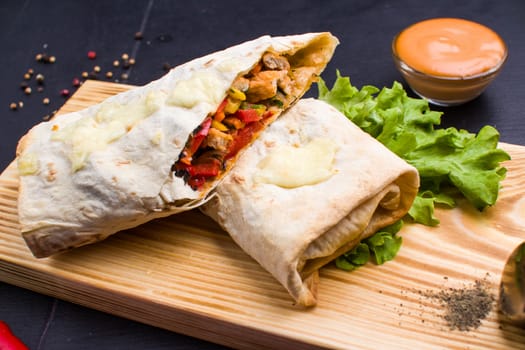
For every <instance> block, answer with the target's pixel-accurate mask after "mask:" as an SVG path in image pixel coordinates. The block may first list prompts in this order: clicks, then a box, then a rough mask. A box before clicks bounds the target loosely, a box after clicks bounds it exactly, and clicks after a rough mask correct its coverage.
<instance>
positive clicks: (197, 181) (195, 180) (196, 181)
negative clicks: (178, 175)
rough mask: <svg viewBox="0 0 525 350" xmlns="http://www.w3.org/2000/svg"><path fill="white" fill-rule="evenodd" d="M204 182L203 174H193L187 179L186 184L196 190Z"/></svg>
mask: <svg viewBox="0 0 525 350" xmlns="http://www.w3.org/2000/svg"><path fill="white" fill-rule="evenodd" d="M205 183H206V178H205V177H204V176H195V177H192V178H190V179H189V180H188V185H189V186H190V187H191V188H193V189H194V190H198V189H199V188H201V187H202V185H204V184H205Z"/></svg>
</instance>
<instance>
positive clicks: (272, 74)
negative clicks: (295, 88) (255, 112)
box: [246, 70, 287, 102]
mask: <svg viewBox="0 0 525 350" xmlns="http://www.w3.org/2000/svg"><path fill="white" fill-rule="evenodd" d="M286 76H287V71H285V70H265V71H262V72H259V73H257V74H255V75H254V77H253V78H252V79H251V80H250V87H249V89H248V91H247V93H246V95H247V98H248V101H250V102H259V101H262V100H266V99H268V98H272V97H273V96H275V94H276V93H277V83H278V82H279V81H284V79H285V77H286Z"/></svg>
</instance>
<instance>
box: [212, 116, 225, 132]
mask: <svg viewBox="0 0 525 350" xmlns="http://www.w3.org/2000/svg"><path fill="white" fill-rule="evenodd" d="M211 127H212V128H215V129H217V130H219V131H228V127H227V126H226V125H224V124H223V123H221V122H219V121H217V120H215V119H214V120H212V121H211Z"/></svg>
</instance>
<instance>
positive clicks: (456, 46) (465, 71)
mask: <svg viewBox="0 0 525 350" xmlns="http://www.w3.org/2000/svg"><path fill="white" fill-rule="evenodd" d="M396 51H397V54H398V55H399V57H400V58H401V59H402V60H403V61H404V62H405V63H406V64H408V65H409V66H410V67H412V68H413V69H415V70H418V71H420V72H423V73H427V74H432V75H437V76H446V77H467V76H472V75H477V74H480V73H483V72H486V71H488V70H490V69H492V68H494V67H495V66H497V65H498V64H499V63H500V62H501V60H502V59H503V57H504V56H505V51H506V48H505V44H504V43H503V40H501V38H500V36H499V35H498V34H496V33H495V32H494V31H493V30H492V29H490V28H487V27H485V26H483V25H481V24H479V23H476V22H472V21H467V20H464V19H459V18H434V19H429V20H426V21H422V22H419V23H416V24H414V25H412V26H410V27H408V28H407V29H405V30H404V31H403V32H402V33H401V34H399V36H398V38H397V40H396Z"/></svg>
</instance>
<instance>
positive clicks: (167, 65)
mask: <svg viewBox="0 0 525 350" xmlns="http://www.w3.org/2000/svg"><path fill="white" fill-rule="evenodd" d="M170 69H171V64H169V63H168V62H164V63H163V64H162V70H164V71H169V70H170Z"/></svg>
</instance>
